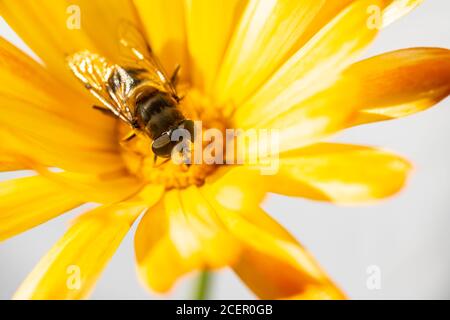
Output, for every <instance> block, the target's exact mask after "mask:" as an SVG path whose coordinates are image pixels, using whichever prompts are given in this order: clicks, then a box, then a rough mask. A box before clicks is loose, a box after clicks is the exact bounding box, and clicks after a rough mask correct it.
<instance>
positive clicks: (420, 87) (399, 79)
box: [344, 48, 450, 124]
mask: <svg viewBox="0 0 450 320" xmlns="http://www.w3.org/2000/svg"><path fill="white" fill-rule="evenodd" d="M344 77H346V78H349V79H352V82H353V83H354V85H352V86H351V87H350V88H348V91H347V92H346V93H345V94H347V95H351V96H352V97H353V100H354V102H355V103H356V104H357V108H358V109H360V110H361V111H360V112H359V114H358V116H357V118H356V119H355V120H354V122H353V124H361V123H367V122H374V121H380V120H389V119H395V118H400V117H404V116H407V115H410V114H413V113H416V112H419V111H422V110H425V109H427V108H429V107H431V106H433V105H434V104H436V103H438V102H439V101H441V100H442V99H444V98H446V97H447V96H448V95H449V94H450V50H448V49H440V48H411V49H403V50H398V51H393V52H389V53H385V54H382V55H379V56H376V57H373V58H370V59H367V60H364V61H361V62H358V63H356V64H354V65H353V66H351V67H350V68H349V69H348V70H346V72H345V73H344Z"/></svg>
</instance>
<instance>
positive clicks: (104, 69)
mask: <svg viewBox="0 0 450 320" xmlns="http://www.w3.org/2000/svg"><path fill="white" fill-rule="evenodd" d="M119 48H120V51H119V53H120V55H121V60H123V61H121V62H120V63H119V64H113V63H110V62H109V61H107V60H106V59H105V58H104V57H102V56H100V55H98V54H96V53H91V52H89V51H81V52H77V53H75V54H73V55H71V56H69V57H68V58H67V62H68V65H69V67H70V69H71V70H72V72H73V73H74V74H75V76H76V77H77V78H78V79H79V80H80V81H81V82H82V83H83V84H84V86H85V88H86V89H87V90H89V91H90V93H91V94H93V95H94V96H95V97H96V98H97V99H98V100H99V101H100V102H101V104H102V105H101V106H93V107H94V108H96V109H98V110H100V111H103V112H106V113H109V114H111V115H114V116H116V117H118V118H119V119H120V120H122V121H124V122H125V123H127V124H128V125H129V126H130V127H131V129H132V130H131V131H130V134H129V135H127V136H126V137H125V138H124V139H123V141H129V140H131V139H133V138H135V137H136V133H144V134H145V135H147V136H148V137H149V138H150V139H151V140H152V151H153V153H154V155H155V159H154V160H155V162H156V158H157V157H161V158H169V157H170V156H171V152H172V150H173V148H174V147H175V146H176V144H177V143H178V141H173V139H172V134H173V132H174V130H175V129H185V130H188V132H189V133H190V135H191V137H193V131H194V123H193V121H192V120H187V119H186V118H185V117H184V116H183V114H182V113H181V111H180V110H179V109H178V106H179V102H180V100H181V99H180V97H179V96H178V94H177V92H176V89H175V84H176V79H177V73H178V71H179V67H177V68H176V70H175V71H174V73H173V75H172V76H171V77H170V78H168V77H167V75H166V73H165V72H164V69H163V67H162V66H161V64H160V63H159V61H158V59H157V58H156V57H155V56H154V55H153V53H152V50H151V49H150V46H149V45H148V44H147V42H146V40H145V38H144V37H143V36H142V34H141V33H140V32H139V31H138V30H137V29H136V28H135V27H134V26H132V25H131V24H126V23H122V24H121V25H120V26H119ZM191 139H192V138H191Z"/></svg>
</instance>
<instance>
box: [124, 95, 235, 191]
mask: <svg viewBox="0 0 450 320" xmlns="http://www.w3.org/2000/svg"><path fill="white" fill-rule="evenodd" d="M178 108H179V109H180V111H182V113H183V115H184V116H185V117H186V118H187V119H191V120H194V121H196V123H199V124H201V126H202V130H203V129H211V128H214V129H218V130H220V131H222V132H225V128H227V127H228V123H229V122H228V120H227V117H226V116H224V114H223V110H225V108H223V107H218V106H215V105H214V103H213V102H212V101H211V100H210V99H209V98H208V97H207V96H205V95H203V94H201V93H200V92H199V91H198V90H188V91H187V92H186V94H185V95H184V97H183V99H182V101H181V102H180V105H179V106H178ZM117 125H118V130H117V132H118V136H117V137H118V143H119V144H120V152H121V155H122V158H123V160H124V162H125V164H126V166H127V169H128V170H129V172H130V173H131V174H133V175H135V176H136V177H138V178H139V179H142V180H143V181H144V182H146V183H153V184H162V185H164V186H165V188H166V189H174V188H176V189H183V188H187V187H189V186H191V185H196V186H201V185H203V184H204V182H205V179H206V178H207V177H208V176H209V175H210V174H211V173H213V172H214V171H215V170H216V169H217V168H218V166H219V165H218V164H206V163H203V162H202V163H192V164H190V165H187V164H176V163H175V162H174V161H172V160H171V159H162V158H157V160H156V162H155V161H154V158H155V157H154V154H153V152H152V150H151V144H152V141H151V139H150V138H149V137H147V136H146V135H144V134H139V135H138V136H137V137H136V138H134V139H132V140H130V141H123V138H124V137H126V136H127V135H128V134H129V133H130V130H131V128H130V127H129V126H128V125H127V124H125V123H123V122H122V121H118V122H117ZM202 146H203V147H205V143H204V144H203V145H202ZM192 152H195V151H192Z"/></svg>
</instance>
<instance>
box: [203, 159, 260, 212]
mask: <svg viewBox="0 0 450 320" xmlns="http://www.w3.org/2000/svg"><path fill="white" fill-rule="evenodd" d="M263 182H264V180H263V179H262V176H261V175H260V172H259V171H249V170H248V169H247V168H246V167H242V166H240V167H232V168H224V167H222V168H219V169H218V170H217V171H216V172H215V173H214V174H213V175H211V176H210V177H208V178H207V180H206V183H205V185H206V186H208V188H209V191H210V192H211V193H212V194H214V197H215V198H216V199H218V201H220V202H221V203H228V205H230V206H232V207H233V209H235V210H243V209H249V208H253V207H254V206H255V205H256V204H259V203H261V202H262V201H263V199H264V197H265V196H266V193H267V190H266V189H267V188H266V186H265V185H264V184H263ZM248 190H252V192H248Z"/></svg>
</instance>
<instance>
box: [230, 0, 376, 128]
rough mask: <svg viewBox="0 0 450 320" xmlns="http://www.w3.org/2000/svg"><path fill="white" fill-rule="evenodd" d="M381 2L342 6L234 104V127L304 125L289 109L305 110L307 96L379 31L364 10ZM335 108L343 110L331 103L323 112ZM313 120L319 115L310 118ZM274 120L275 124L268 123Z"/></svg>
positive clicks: (328, 81)
mask: <svg viewBox="0 0 450 320" xmlns="http://www.w3.org/2000/svg"><path fill="white" fill-rule="evenodd" d="M382 4H383V1H376V0H375V1H374V0H363V1H356V2H354V3H353V4H351V5H350V6H348V7H347V8H346V9H345V10H343V11H342V12H341V13H340V14H339V15H338V16H337V17H336V18H335V19H333V20H332V21H331V22H330V23H328V24H327V25H326V26H325V27H324V28H323V29H322V30H320V32H319V33H317V34H316V35H315V36H314V37H313V38H312V39H311V40H310V41H309V42H308V43H307V44H306V45H305V46H304V47H302V48H301V49H300V50H299V51H297V52H296V53H295V54H294V55H293V56H292V57H291V58H290V59H289V60H287V61H286V62H285V63H284V64H283V65H282V66H281V68H280V69H279V70H278V71H277V72H276V73H275V74H274V75H273V76H272V77H271V78H270V79H269V80H268V81H267V82H266V83H265V84H264V85H263V86H262V87H261V88H260V89H259V90H258V91H257V92H256V94H254V95H253V96H252V97H251V98H250V99H249V100H248V101H246V102H245V103H244V104H243V105H241V106H238V108H237V110H236V113H235V116H234V121H235V124H236V126H237V127H238V128H250V127H255V126H258V127H260V128H270V127H275V128H277V127H278V128H286V127H287V125H286V124H284V123H282V120H283V119H284V118H287V119H290V122H294V123H297V126H300V127H305V126H308V123H305V121H306V119H301V118H300V119H299V118H296V117H295V116H294V115H293V114H292V112H297V111H298V112H301V113H303V110H302V109H305V108H308V106H309V105H310V104H311V102H310V101H308V102H305V100H306V99H308V98H309V97H311V96H312V95H313V94H314V93H316V92H318V91H320V90H321V89H324V88H326V87H327V86H329V85H331V84H333V83H334V82H335V81H336V80H337V79H338V77H339V74H340V72H341V71H342V70H344V68H345V67H347V66H348V65H349V64H350V63H352V62H354V61H355V59H356V58H357V57H358V56H359V55H360V54H361V51H362V50H363V49H364V48H365V47H367V45H368V44H370V43H371V41H372V40H373V39H374V37H375V35H376V34H377V29H376V28H369V27H368V26H367V19H368V15H367V8H368V7H370V6H371V5H379V6H382ZM338 107H339V108H342V107H341V106H340V105H339V106H336V105H334V104H330V105H329V109H330V110H329V111H328V112H329V113H330V114H329V115H324V116H334V112H336V109H339V108H338ZM344 107H345V106H344ZM277 118H279V119H278V120H277ZM314 120H316V121H317V120H318V119H311V122H313V121H314ZM272 122H275V123H273V124H272V125H271V124H270V123H272ZM290 126H292V124H290ZM298 129H299V130H301V128H298Z"/></svg>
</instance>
